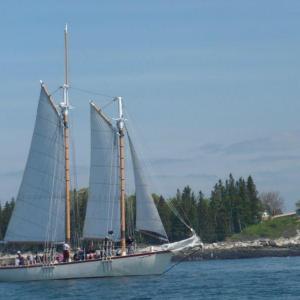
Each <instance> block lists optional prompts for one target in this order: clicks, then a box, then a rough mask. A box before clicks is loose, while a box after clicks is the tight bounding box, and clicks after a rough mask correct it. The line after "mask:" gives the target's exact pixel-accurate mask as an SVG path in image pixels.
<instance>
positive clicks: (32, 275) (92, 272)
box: [0, 251, 172, 281]
mask: <svg viewBox="0 0 300 300" xmlns="http://www.w3.org/2000/svg"><path fill="white" fill-rule="evenodd" d="M171 257H172V253H171V252H170V251H160V252H150V253H142V254H135V255H128V256H119V257H113V258H112V259H109V260H98V259H96V260H87V261H80V262H71V263H61V264H55V265H51V266H42V265H32V266H22V267H1V268H0V281H33V280H57V279H76V278H95V277H115V276H139V275H159V274H162V273H163V272H164V271H165V270H166V268H167V267H168V266H169V265H170V262H171Z"/></svg>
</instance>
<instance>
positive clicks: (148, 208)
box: [128, 135, 168, 240]
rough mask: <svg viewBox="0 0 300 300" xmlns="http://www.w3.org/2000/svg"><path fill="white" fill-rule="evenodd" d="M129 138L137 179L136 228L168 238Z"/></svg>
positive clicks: (135, 179) (135, 178) (135, 177)
mask: <svg viewBox="0 0 300 300" xmlns="http://www.w3.org/2000/svg"><path fill="white" fill-rule="evenodd" d="M128 140H129V147H130V152H131V157H132V164H133V171H134V181H135V194H136V230H138V231H140V232H144V233H146V234H149V235H153V236H157V237H159V238H161V239H165V240H168V237H167V234H166V231H165V228H164V226H163V224H162V222H161V219H160V216H159V214H158V211H157V208H156V206H155V203H154V201H153V198H152V196H151V193H150V191H149V188H148V185H147V182H146V177H145V175H144V173H143V170H142V165H141V162H140V160H139V158H138V157H137V154H136V151H135V149H134V146H133V144H132V141H131V138H130V136H129V135H128Z"/></svg>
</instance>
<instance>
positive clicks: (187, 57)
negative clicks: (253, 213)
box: [0, 0, 300, 211]
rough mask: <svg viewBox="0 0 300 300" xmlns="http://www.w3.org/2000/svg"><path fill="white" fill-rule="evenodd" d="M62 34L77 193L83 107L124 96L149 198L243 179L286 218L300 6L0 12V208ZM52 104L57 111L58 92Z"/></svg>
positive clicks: (61, 7)
mask: <svg viewBox="0 0 300 300" xmlns="http://www.w3.org/2000/svg"><path fill="white" fill-rule="evenodd" d="M65 23H68V26H69V47H70V48H69V54H70V85H71V89H70V101H71V103H72V105H73V106H74V109H73V110H72V112H71V119H72V120H71V123H72V143H73V144H74V145H75V148H74V149H75V152H76V155H75V156H76V159H74V160H75V161H76V178H77V182H78V183H77V185H78V187H83V186H87V185H88V173H89V171H88V170H89V157H90V149H89V143H90V139H89V135H90V133H89V104H88V103H89V101H90V100H94V101H95V102H96V103H97V104H98V105H99V106H102V105H104V104H105V103H107V102H108V101H109V100H110V96H123V97H124V102H125V106H126V112H127V118H128V121H127V122H128V124H130V125H128V126H130V127H131V128H132V130H133V132H134V136H135V140H136V143H137V146H138V149H140V152H141V154H142V156H143V158H144V159H145V160H146V161H147V162H148V163H147V165H148V166H149V167H148V168H149V170H150V174H151V179H152V181H153V182H154V186H155V188H154V190H155V191H156V189H157V192H159V193H162V194H163V195H166V196H170V195H174V194H175V192H176V189H177V188H180V189H182V188H183V187H184V186H186V185H190V186H191V187H192V188H193V189H194V191H195V192H196V193H198V191H199V190H202V191H203V192H204V193H205V195H206V196H209V194H210V191H211V189H212V187H213V185H214V184H215V183H216V181H217V180H219V179H221V180H225V179H226V178H227V177H228V175H229V173H232V174H233V176H234V177H235V178H239V177H240V176H243V177H247V176H248V175H250V174H251V175H252V176H253V178H254V181H255V183H256V184H257V188H258V190H259V191H260V192H268V191H278V192H280V195H281V196H282V198H283V199H284V201H285V210H287V211H289V210H292V209H294V203H295V202H296V201H297V200H299V199H300V184H299V183H300V118H299V112H300V30H299V28H300V2H299V1H293V0H290V1H276V0H272V1H271V0H270V1H269V0H265V1H256V0H252V1H246V0H244V1H243V0H242V1H241V0H226V1H225V0H223V1H221V0H211V1H209V0H198V1H192V0H190V1H177V0H172V1H166V0H165V1H158V0H154V1H65V0H60V1H58V0H54V1H43V2H40V1H33V0H28V1H14V0H12V1H2V2H1V3H0V40H1V47H0V53H1V55H0V82H1V84H0V135H1V144H0V201H2V202H4V201H6V200H9V199H10V198H11V197H15V196H16V195H17V192H18V187H19V184H20V181H21V178H22V172H23V170H24V166H25V163H26V157H27V154H28V150H29V146H30V141H31V136H32V131H33V126H34V120H35V114H36V107H37V101H38V95H39V91H40V85H39V80H43V81H44V82H45V83H46V85H47V86H48V89H49V90H50V92H51V93H52V92H54V91H56V90H57V88H58V87H59V86H61V85H62V84H63V78H64V73H63V71H64V69H63V63H64V62H63V47H64V45H63V29H64V25H65ZM79 89H81V90H87V91H93V92H94V94H92V93H90V94H88V93H86V92H83V91H80V90H79ZM95 93H98V94H104V95H109V96H101V95H96V94H95ZM53 96H54V98H55V100H56V101H57V103H59V102H60V101H61V93H60V91H58V92H55V93H54V94H53ZM108 110H109V111H108V112H107V113H108V114H112V116H113V114H116V112H114V111H113V107H112V106H110V107H109V109H108ZM115 116H116V115H115ZM74 165H75V163H74Z"/></svg>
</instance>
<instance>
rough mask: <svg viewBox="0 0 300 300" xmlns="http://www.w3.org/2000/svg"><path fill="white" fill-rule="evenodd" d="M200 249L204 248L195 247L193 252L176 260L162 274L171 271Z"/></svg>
mask: <svg viewBox="0 0 300 300" xmlns="http://www.w3.org/2000/svg"><path fill="white" fill-rule="evenodd" d="M199 251H203V249H202V248H200V249H198V248H197V249H195V250H194V251H192V252H191V253H187V254H186V255H183V257H182V258H181V259H180V260H178V261H176V262H175V263H174V264H172V265H171V266H170V267H169V268H167V269H166V270H165V271H164V272H163V273H162V275H164V274H166V273H168V272H170V271H171V270H172V269H173V268H175V267H176V266H178V265H179V264H181V263H183V262H184V261H185V260H186V259H187V258H188V257H190V256H192V255H193V254H195V253H196V252H199Z"/></svg>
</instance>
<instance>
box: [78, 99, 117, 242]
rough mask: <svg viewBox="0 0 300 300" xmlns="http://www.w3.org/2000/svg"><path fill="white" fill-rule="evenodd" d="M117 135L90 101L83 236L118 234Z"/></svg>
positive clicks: (98, 237) (101, 236) (98, 236)
mask: <svg viewBox="0 0 300 300" xmlns="http://www.w3.org/2000/svg"><path fill="white" fill-rule="evenodd" d="M118 157H119V154H118V136H117V132H116V130H115V129H114V128H113V126H112V124H111V123H110V121H109V120H108V119H107V118H106V117H105V116H104V115H103V113H102V112H101V111H100V110H98V109H97V108H96V106H95V105H94V104H93V103H91V164H90V183H89V197H88V202H87V210H86V216H85V223H84V229H83V237H84V238H94V239H103V238H105V237H106V236H108V232H109V231H112V232H113V238H114V239H115V240H117V239H119V238H120V203H119V198H120V196H119V195H120V192H119V161H118Z"/></svg>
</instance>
